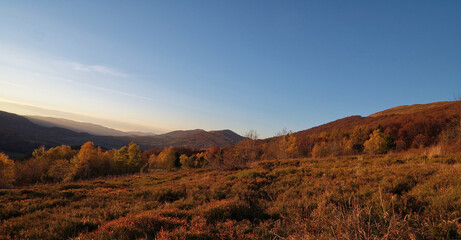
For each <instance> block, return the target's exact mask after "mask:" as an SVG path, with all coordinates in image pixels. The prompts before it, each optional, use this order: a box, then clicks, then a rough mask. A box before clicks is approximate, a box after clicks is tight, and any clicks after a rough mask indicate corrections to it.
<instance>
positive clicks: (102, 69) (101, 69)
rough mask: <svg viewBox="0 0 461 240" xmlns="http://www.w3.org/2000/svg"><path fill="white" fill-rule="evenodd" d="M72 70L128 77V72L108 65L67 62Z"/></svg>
mask: <svg viewBox="0 0 461 240" xmlns="http://www.w3.org/2000/svg"><path fill="white" fill-rule="evenodd" d="M65 64H66V65H68V66H69V67H70V68H71V69H72V70H75V71H80V72H90V73H99V74H106V75H110V76H115V77H126V76H127V74H125V73H123V72H121V71H118V70H116V69H113V68H111V67H107V66H104V65H87V64H83V63H79V62H65Z"/></svg>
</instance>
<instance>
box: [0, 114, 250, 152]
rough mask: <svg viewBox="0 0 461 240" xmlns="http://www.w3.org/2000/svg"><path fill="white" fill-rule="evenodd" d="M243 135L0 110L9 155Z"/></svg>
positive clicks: (230, 139)
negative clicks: (155, 130) (143, 129)
mask: <svg viewBox="0 0 461 240" xmlns="http://www.w3.org/2000/svg"><path fill="white" fill-rule="evenodd" d="M242 139H243V137H242V136H240V135H238V134H236V133H235V132H233V131H231V130H221V131H205V130H202V129H196V130H186V131H174V132H170V133H165V134H160V135H153V134H150V133H140V132H122V131H118V130H115V129H111V128H107V127H104V126H100V125H96V124H91V123H81V122H75V121H72V120H67V119H59V118H48V117H39V116H27V117H24V116H20V115H16V114H12V113H8V112H4V111H0V152H6V153H8V154H10V155H12V156H27V155H30V154H31V153H32V151H33V150H34V149H36V148H38V147H40V146H42V145H43V146H45V147H54V146H58V145H63V144H65V145H70V146H79V145H81V144H83V143H85V142H87V141H92V142H94V143H95V144H96V145H98V146H101V147H103V148H120V147H121V146H124V145H127V144H128V143H129V142H130V141H133V142H135V143H137V144H138V145H140V147H141V148H142V149H151V148H159V149H162V148H164V147H167V146H186V147H190V148H208V147H212V146H219V147H223V146H227V145H233V144H236V143H237V142H239V141H240V140H242Z"/></svg>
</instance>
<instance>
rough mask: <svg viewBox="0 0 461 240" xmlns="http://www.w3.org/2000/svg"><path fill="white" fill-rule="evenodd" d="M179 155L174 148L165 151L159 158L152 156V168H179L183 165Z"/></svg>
mask: <svg viewBox="0 0 461 240" xmlns="http://www.w3.org/2000/svg"><path fill="white" fill-rule="evenodd" d="M177 155H178V154H177V153H176V151H175V150H174V148H173V147H168V148H165V149H163V151H162V152H161V153H159V154H158V156H155V155H154V154H152V155H151V157H150V158H149V165H150V168H163V169H168V170H172V169H174V168H178V167H180V164H181V163H180V162H179V156H177Z"/></svg>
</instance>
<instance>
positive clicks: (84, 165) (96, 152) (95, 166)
mask: <svg viewBox="0 0 461 240" xmlns="http://www.w3.org/2000/svg"><path fill="white" fill-rule="evenodd" d="M72 165H73V166H72V174H71V178H72V179H88V178H91V177H98V176H104V175H107V174H108V173H109V171H110V158H109V155H108V154H105V153H104V152H103V151H102V150H101V148H100V147H97V148H95V147H94V144H93V142H86V143H85V144H83V145H82V147H81V148H80V151H79V152H78V154H77V155H76V156H75V157H74V158H73V159H72Z"/></svg>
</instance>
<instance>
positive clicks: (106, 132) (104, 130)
mask: <svg viewBox="0 0 461 240" xmlns="http://www.w3.org/2000/svg"><path fill="white" fill-rule="evenodd" d="M24 117H25V118H27V119H29V120H30V121H31V122H33V123H36V124H38V125H40V126H44V127H60V128H66V129H69V130H72V131H74V132H79V133H82V132H86V133H89V134H92V135H99V136H119V137H120V136H154V135H156V134H154V133H148V132H133V131H130V132H122V131H119V130H116V129H112V128H108V127H104V126H101V125H98V124H93V123H85V122H77V121H72V120H69V119H64V118H53V117H43V116H24Z"/></svg>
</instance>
